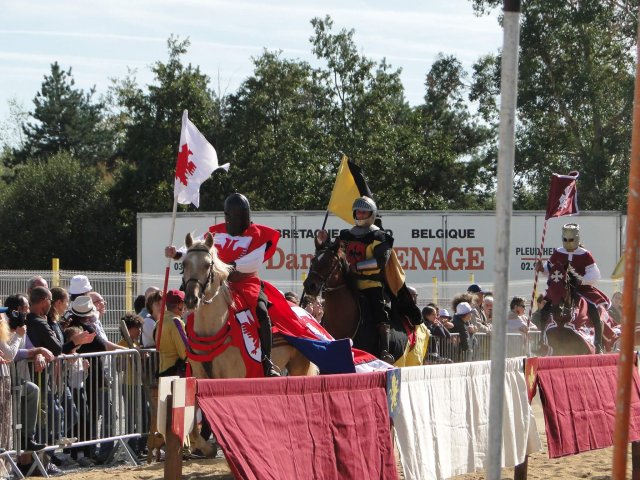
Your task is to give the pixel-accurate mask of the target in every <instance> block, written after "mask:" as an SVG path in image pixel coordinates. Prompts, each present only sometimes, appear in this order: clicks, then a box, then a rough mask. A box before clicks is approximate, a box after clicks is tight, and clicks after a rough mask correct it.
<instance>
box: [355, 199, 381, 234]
mask: <svg viewBox="0 0 640 480" xmlns="http://www.w3.org/2000/svg"><path fill="white" fill-rule="evenodd" d="M351 210H353V218H354V220H355V221H356V225H357V226H359V227H370V226H371V225H373V222H374V221H375V219H376V215H377V213H378V207H376V202H374V201H373V200H372V199H371V198H369V197H359V198H356V200H355V201H354V202H353V206H352V207H351ZM356 210H362V211H363V212H371V214H370V215H369V216H368V217H367V218H363V219H362V220H358V219H357V218H356Z"/></svg>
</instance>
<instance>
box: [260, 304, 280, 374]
mask: <svg viewBox="0 0 640 480" xmlns="http://www.w3.org/2000/svg"><path fill="white" fill-rule="evenodd" d="M256 314H257V315H258V321H259V323H260V330H259V334H260V347H261V348H262V369H263V370H264V376H265V377H279V376H280V373H278V370H277V369H276V366H275V365H274V364H273V362H272V361H271V346H272V344H273V336H272V335H271V319H270V318H269V314H268V313H267V306H266V303H264V302H262V301H258V306H257V307H256Z"/></svg>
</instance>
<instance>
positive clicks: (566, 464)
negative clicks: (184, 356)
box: [64, 398, 631, 480]
mask: <svg viewBox="0 0 640 480" xmlns="http://www.w3.org/2000/svg"><path fill="white" fill-rule="evenodd" d="M533 408H534V414H535V416H536V423H537V425H538V430H539V432H540V437H541V439H542V445H543V451H541V452H539V453H536V454H533V455H531V456H530V458H529V469H528V474H529V475H528V478H529V479H531V480H549V479H553V480H569V479H590V480H610V479H611V462H612V458H613V448H606V449H603V450H597V451H594V452H588V453H583V454H581V455H575V456H571V457H564V458H559V459H553V460H551V459H549V458H548V456H547V452H546V447H547V442H546V436H545V434H544V418H543V416H542V406H541V405H540V403H539V401H538V400H537V398H536V400H534V404H533ZM163 468H164V464H163V463H154V464H152V465H143V466H139V467H120V468H109V469H93V470H83V471H81V472H78V473H73V474H71V473H68V474H67V475H65V476H64V478H65V479H69V480H104V479H105V477H107V476H108V477H110V478H111V479H118V480H137V479H158V478H162V477H163ZM627 470H628V474H627V478H631V456H630V453H629V459H628V461H627ZM183 478H184V479H186V480H205V479H215V480H231V479H233V478H234V477H233V476H232V475H231V473H230V471H229V467H228V466H227V464H226V462H225V460H224V459H222V458H215V459H211V460H190V461H188V462H185V463H184V466H183ZM401 478H402V475H401ZM454 478H455V480H484V478H485V474H484V472H478V473H471V474H467V475H460V476H457V477H454ZM502 478H503V479H505V480H506V479H512V478H513V469H512V468H511V469H504V470H503V472H502Z"/></svg>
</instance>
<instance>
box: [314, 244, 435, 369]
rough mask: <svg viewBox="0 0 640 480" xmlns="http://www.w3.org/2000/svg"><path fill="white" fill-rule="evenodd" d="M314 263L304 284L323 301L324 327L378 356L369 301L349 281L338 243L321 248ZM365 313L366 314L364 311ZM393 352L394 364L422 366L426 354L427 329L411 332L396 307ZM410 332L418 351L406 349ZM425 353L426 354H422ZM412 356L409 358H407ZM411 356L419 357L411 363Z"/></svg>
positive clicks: (346, 265)
mask: <svg viewBox="0 0 640 480" xmlns="http://www.w3.org/2000/svg"><path fill="white" fill-rule="evenodd" d="M317 247H318V248H317V250H316V254H315V256H314V257H313V259H312V260H311V269H310V271H309V275H308V276H307V278H306V279H305V281H304V291H305V294H306V295H309V296H312V297H316V296H318V295H320V294H322V296H323V298H324V316H323V318H322V325H323V326H324V328H326V329H327V331H328V332H329V333H330V334H331V335H332V336H333V337H334V338H338V339H340V338H352V339H353V346H354V347H355V348H358V349H361V350H364V351H366V352H369V353H371V354H373V355H378V354H379V345H378V338H379V337H378V332H377V326H376V325H375V324H374V323H373V321H372V320H370V318H371V316H370V315H369V313H368V311H367V307H366V302H361V301H360V298H359V295H358V291H357V289H356V288H355V286H354V285H351V284H350V282H349V281H348V275H347V273H348V269H349V268H348V263H347V260H346V257H345V255H344V252H343V251H342V249H341V248H340V243H339V242H326V243H324V244H322V245H318V246H317ZM363 310H364V311H363ZM390 319H391V337H390V342H389V343H390V350H391V354H392V355H393V356H394V358H396V359H397V360H396V363H395V365H398V366H405V365H407V366H408V365H419V364H422V359H424V355H425V354H426V333H425V329H423V328H421V327H422V326H419V328H416V329H415V332H411V331H410V327H409V326H408V325H407V323H408V322H406V321H403V319H402V317H401V315H400V314H399V312H397V311H396V309H395V308H394V309H393V310H392V312H391V315H390ZM409 333H413V334H415V335H416V337H417V340H416V342H415V345H416V347H415V349H417V350H415V349H413V350H409V349H408V348H407V345H408V341H409V335H408V334H409ZM423 350H424V351H423ZM407 353H409V355H407ZM410 357H416V359H417V360H416V361H411V360H410V359H409V358H410Z"/></svg>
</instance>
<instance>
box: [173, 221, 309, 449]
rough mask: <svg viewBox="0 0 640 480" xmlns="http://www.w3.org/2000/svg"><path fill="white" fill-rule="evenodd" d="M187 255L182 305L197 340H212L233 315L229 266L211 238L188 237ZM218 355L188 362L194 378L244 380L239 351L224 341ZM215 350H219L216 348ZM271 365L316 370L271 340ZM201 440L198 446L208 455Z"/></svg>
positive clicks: (293, 371) (300, 372) (293, 372)
mask: <svg viewBox="0 0 640 480" xmlns="http://www.w3.org/2000/svg"><path fill="white" fill-rule="evenodd" d="M185 246H186V247H187V252H186V254H185V255H184V257H183V262H182V263H183V273H182V279H183V284H184V289H185V305H186V307H187V309H189V310H192V313H193V316H194V317H193V330H194V333H195V336H196V337H198V338H205V337H214V336H216V335H217V334H220V333H221V332H224V329H225V328H227V325H228V322H229V321H230V318H231V315H233V314H234V308H233V307H234V305H233V300H232V299H233V296H232V292H231V290H230V286H229V284H228V283H227V278H228V276H229V272H230V269H231V267H229V266H228V265H227V264H225V263H224V262H222V261H221V260H220V259H219V258H218V256H217V254H216V250H215V247H214V241H213V236H212V235H211V234H210V233H207V234H206V235H205V239H204V241H194V240H193V238H192V236H191V234H188V235H187V236H186V239H185ZM216 345H219V354H216V355H213V356H212V358H211V359H210V360H207V361H194V360H193V359H190V360H189V363H190V364H191V369H192V372H193V375H194V376H195V377H196V378H245V377H246V376H247V371H246V368H245V365H244V362H243V359H242V354H241V352H240V350H239V348H237V347H235V346H229V345H228V341H227V339H226V338H223V339H222V340H221V341H220V342H219V344H218V343H217V344H216ZM216 348H218V347H216ZM190 350H191V351H190V353H191V354H195V355H206V356H209V355H210V354H211V353H212V351H211V349H204V350H203V349H199V348H195V347H193V346H192V348H190ZM272 359H273V362H274V364H275V365H276V366H277V367H278V368H280V369H281V370H284V369H286V370H287V372H288V374H289V375H315V374H317V369H316V367H315V365H313V364H312V363H311V362H309V360H308V359H307V358H306V357H305V356H304V355H302V354H301V353H300V352H299V351H298V350H297V349H296V348H294V347H292V346H291V345H289V344H288V343H286V342H283V341H278V336H277V335H276V336H275V337H274V347H273V351H272ZM204 443H205V442H204V440H203V439H202V437H199V436H198V438H197V446H198V448H200V449H201V450H202V451H205V450H206V452H209V453H213V452H211V449H210V447H209V448H207V446H206V445H204Z"/></svg>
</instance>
